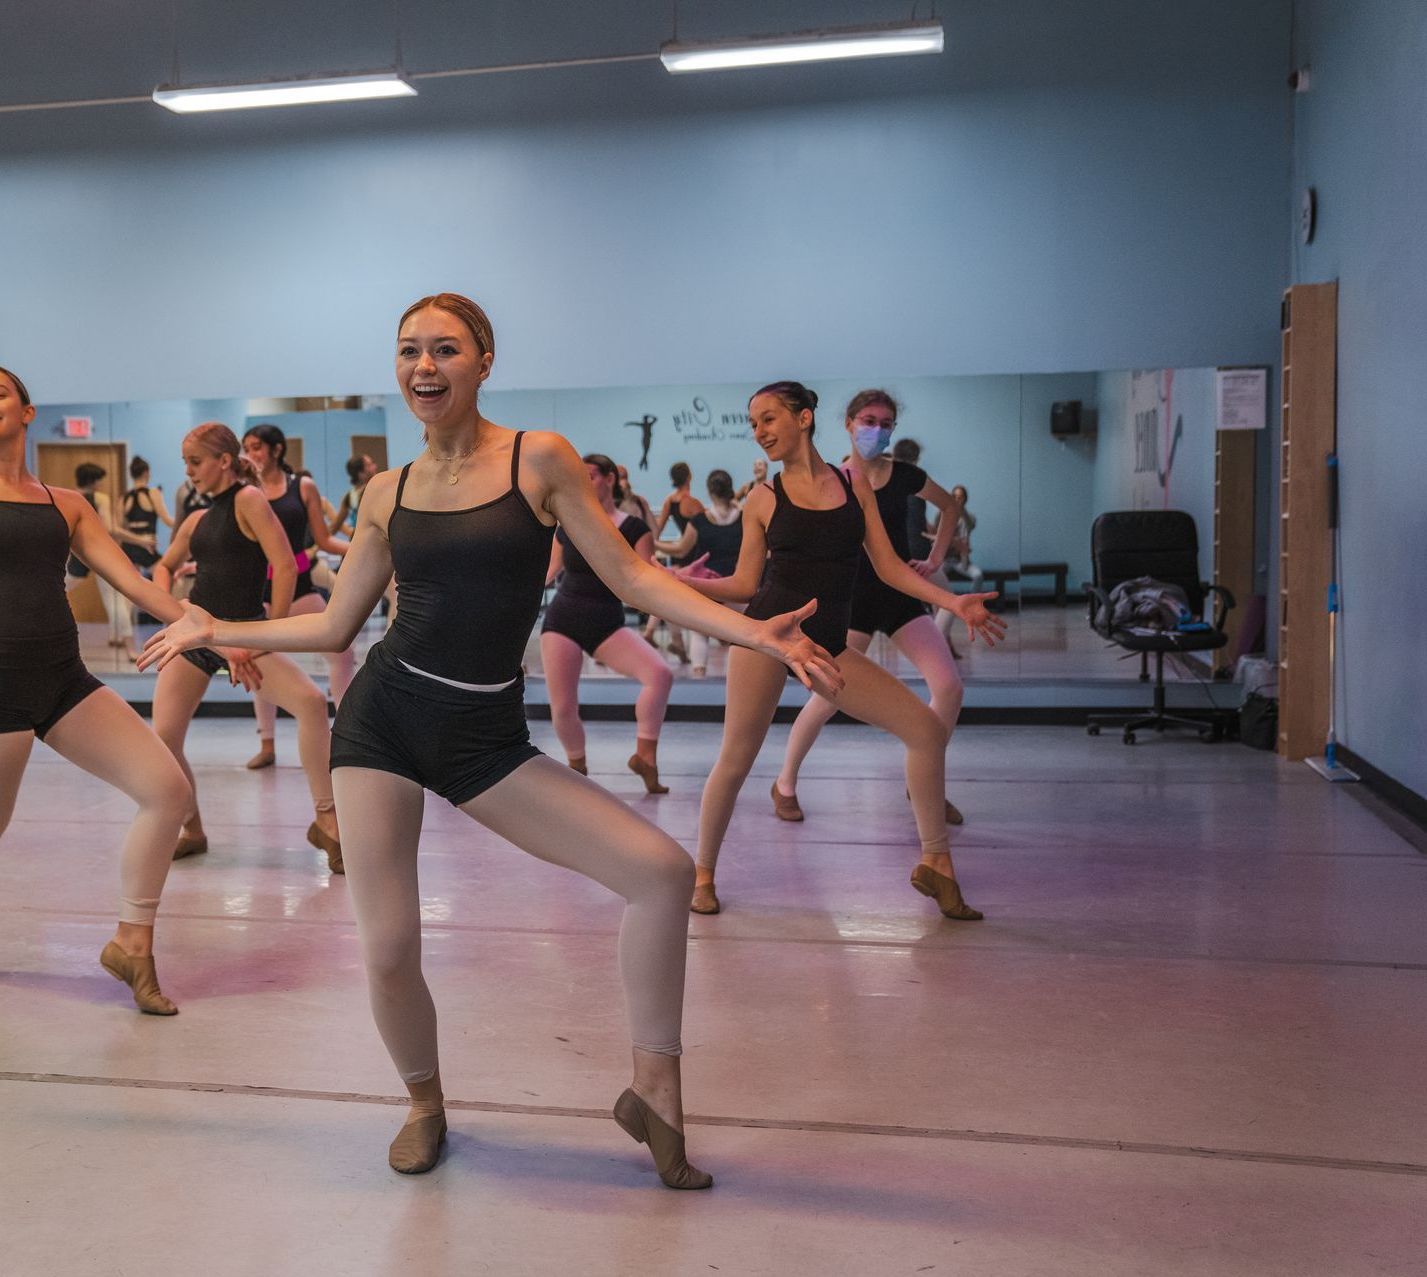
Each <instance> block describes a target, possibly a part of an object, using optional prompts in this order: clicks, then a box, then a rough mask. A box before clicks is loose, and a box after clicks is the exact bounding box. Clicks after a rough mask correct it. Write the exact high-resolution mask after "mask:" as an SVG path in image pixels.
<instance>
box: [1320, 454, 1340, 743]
mask: <svg viewBox="0 0 1427 1277" xmlns="http://www.w3.org/2000/svg"><path fill="white" fill-rule="evenodd" d="M1328 536H1329V538H1330V540H1331V542H1332V547H1333V548H1332V558H1331V566H1330V567H1329V569H1328V741H1327V744H1325V745H1324V746H1323V761H1324V762H1325V763H1327V765H1328V770H1329V771H1332V770H1333V769H1334V768H1335V767H1337V765H1338V694H1337V693H1338V612H1339V604H1338V454H1337V452H1336V451H1335V452H1330V453H1329V454H1328Z"/></svg>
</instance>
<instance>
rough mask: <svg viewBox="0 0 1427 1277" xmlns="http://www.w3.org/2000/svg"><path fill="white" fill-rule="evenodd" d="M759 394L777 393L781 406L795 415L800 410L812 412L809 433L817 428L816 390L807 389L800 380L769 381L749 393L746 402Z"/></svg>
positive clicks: (750, 401) (751, 400)
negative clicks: (781, 402)
mask: <svg viewBox="0 0 1427 1277" xmlns="http://www.w3.org/2000/svg"><path fill="white" fill-rule="evenodd" d="M759 395H777V396H778V398H779V399H781V400H782V401H783V406H784V407H786V408H787V409H788V411H789V412H791V413H792V414H793V415H794V416H795V417H796V416H797V415H798V414H799V413H800V412H810V413H812V414H813V420H812V424H811V425H810V426H808V434H809V435H811V434H812V433H813V432H814V431H815V430H816V429H817V428H818V418H817V411H818V392H817V391H816V390H809V389H808V388H807V387H806V386H805V385H803V383H802V382H801V381H770V382H769V383H768V384H767V385H766V386H760V387H759V388H758V389H757V390H755V391H754V392H753V393H752V394H751V395H749V396H748V402H749V403H752V402H753V401H754V400H755V399H757V398H758V396H759Z"/></svg>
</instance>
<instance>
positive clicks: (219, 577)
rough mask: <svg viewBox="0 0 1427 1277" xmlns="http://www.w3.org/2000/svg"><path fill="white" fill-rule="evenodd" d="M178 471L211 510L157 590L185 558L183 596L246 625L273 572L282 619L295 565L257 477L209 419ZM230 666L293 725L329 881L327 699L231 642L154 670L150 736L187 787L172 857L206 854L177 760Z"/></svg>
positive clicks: (313, 830) (333, 842)
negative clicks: (245, 673) (189, 575)
mask: <svg viewBox="0 0 1427 1277" xmlns="http://www.w3.org/2000/svg"><path fill="white" fill-rule="evenodd" d="M183 464H184V468H185V469H186V470H187V471H188V477H189V479H190V480H191V481H192V483H193V486H194V488H195V489H197V490H198V491H199V492H202V493H206V494H207V495H208V496H210V497H211V498H212V499H213V504H212V505H211V506H210V507H209V508H208V509H206V510H198V511H195V512H194V513H193V514H191V515H189V517H188V518H187V519H186V520H185V521H184V522H183V523H182V524H181V525H180V526H179V529H178V531H177V532H176V533H174V538H173V544H171V545H170V546H169V548H168V550H167V552H166V553H165V554H164V556H163V558H162V559H160V560H159V561H158V563H157V565H155V567H154V582H155V584H156V585H158V586H159V588H160V589H164V590H166V589H168V587H169V585H170V583H171V581H172V579H173V573H174V571H175V570H176V569H177V568H179V567H180V566H181V565H182V564H183V563H185V562H186V561H187V560H188V559H189V558H192V559H193V560H194V562H195V563H196V564H197V565H198V572H197V576H196V579H195V580H194V583H193V591H192V593H191V594H190V595H189V598H190V599H191V600H192V601H193V602H194V603H196V604H198V606H199V607H202V608H204V609H205V610H206V611H207V612H209V613H211V614H212V615H214V616H216V617H221V618H222V619H223V620H233V621H238V620H252V619H254V618H257V617H261V616H262V615H263V588H264V586H265V585H266V584H267V580H268V573H269V570H270V569H271V573H272V603H271V605H270V615H272V616H274V617H280V616H286V615H287V612H288V608H289V607H290V606H291V604H292V590H293V584H294V582H295V581H296V579H297V564H296V562H295V561H294V559H293V557H292V547H291V545H290V544H289V543H288V539H287V536H286V534H285V533H284V532H283V527H282V524H281V523H279V522H278V517H277V515H275V514H274V513H273V511H272V507H271V506H270V505H269V504H268V502H267V501H266V500H265V499H264V497H263V494H262V491H261V489H259V488H258V487H257V486H255V483H254V480H256V478H257V472H256V471H255V470H254V469H253V466H252V463H251V462H249V461H248V459H247V458H246V457H244V456H243V454H242V452H241V451H240V449H239V447H238V439H237V436H235V435H234V434H233V432H232V431H231V430H229V429H228V427H227V426H225V425H223V424H221V423H220V422H217V421H209V422H206V423H205V424H203V425H201V426H197V427H195V428H194V429H193V430H191V431H189V433H188V435H187V437H186V438H185V439H184V441H183ZM235 662H236V666H237V669H238V670H244V669H246V668H247V667H250V666H251V667H253V669H254V670H255V671H256V678H255V679H253V680H252V682H253V687H254V690H256V688H257V686H259V685H260V686H261V688H262V692H263V695H265V696H267V697H269V698H271V699H272V700H273V701H275V702H276V703H277V704H278V705H279V706H280V707H281V708H283V709H285V710H287V712H288V713H289V714H291V715H292V716H293V717H294V718H295V719H297V752H298V755H299V756H300V757H301V759H302V768H303V770H304V771H305V772H306V773H307V787H308V789H309V790H311V792H312V805H313V809H314V815H313V818H312V824H311V825H309V826H308V829H307V841H308V842H310V843H311V844H312V845H313V846H314V847H316V848H317V849H318V850H319V851H324V852H326V853H327V867H328V868H329V869H330V870H331V871H332V872H333V873H334V874H337V873H341V872H342V845H341V838H340V834H339V833H338V829H337V814H336V812H335V811H334V809H333V808H334V804H333V799H332V779H331V776H330V775H329V768H328V758H329V751H330V749H331V745H332V734H331V729H330V727H329V725H328V722H327V698H326V697H325V696H324V695H323V694H322V691H321V689H320V688H319V687H318V686H317V684H316V683H314V682H313V681H312V680H311V679H310V678H308V677H307V675H306V674H304V673H303V672H302V670H301V669H299V668H298V666H297V665H295V664H294V663H293V662H292V661H291V660H290V659H289V658H288V657H286V656H279V655H277V654H276V653H273V652H263V651H256V650H252V649H249V648H245V647H243V646H242V645H241V644H236V643H225V644H223V645H222V646H221V647H219V648H218V649H216V650H215V649H213V648H211V647H201V648H198V649H197V650H195V651H191V652H185V653H184V659H183V660H181V661H174V662H172V663H171V664H168V665H166V666H164V668H163V669H161V670H160V671H159V676H158V681H157V683H156V684H155V686H154V730H155V731H157V732H158V734H159V739H160V740H162V741H163V742H164V744H165V745H167V746H168V747H169V749H171V750H172V751H173V756H174V757H175V758H176V759H178V763H179V766H180V767H182V768H183V774H184V775H185V776H187V777H188V781H189V784H190V785H193V786H194V793H193V795H192V796H191V797H190V799H189V803H190V806H189V810H188V811H187V812H185V813H184V814H185V817H186V818H185V820H184V823H183V833H182V836H181V837H180V838H179V840H178V845H177V846H176V847H175V848H174V849H173V858H174V859H175V860H178V859H180V858H182V857H184V856H192V855H197V854H198V853H200V852H205V851H207V850H208V837H207V835H206V834H205V833H204V832H203V818H202V816H201V815H200V814H199V811H198V798H197V786H196V785H194V779H193V769H192V768H191V767H190V766H189V765H188V759H187V758H186V757H184V753H183V742H184V738H185V737H186V736H187V735H188V725H189V724H190V723H191V722H192V721H193V715H194V713H195V711H196V710H197V709H198V705H199V702H200V701H202V700H203V694H204V692H206V691H207V690H208V681H209V679H211V678H212V677H213V675H214V674H216V673H217V672H218V671H219V670H221V669H222V668H223V667H224V666H225V665H226V666H227V667H228V669H229V670H230V671H231V670H233V669H234V665H235ZM245 681H247V680H245Z"/></svg>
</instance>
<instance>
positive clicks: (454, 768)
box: [332, 643, 540, 807]
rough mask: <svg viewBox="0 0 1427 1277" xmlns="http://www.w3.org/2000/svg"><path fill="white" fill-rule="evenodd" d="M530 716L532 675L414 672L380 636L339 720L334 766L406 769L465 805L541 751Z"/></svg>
mask: <svg viewBox="0 0 1427 1277" xmlns="http://www.w3.org/2000/svg"><path fill="white" fill-rule="evenodd" d="M539 756H540V751H539V750H538V749H536V748H535V746H534V745H532V744H531V743H530V729H529V728H528V727H527V726H526V722H525V679H524V677H523V676H522V677H520V678H518V679H516V680H515V682H514V683H512V684H511V685H510V686H509V687H503V688H501V689H500V690H499V691H498V692H472V691H468V690H466V689H465V688H461V687H452V686H451V685H450V684H448V683H440V682H437V680H436V679H434V678H427V677H425V675H422V674H413V673H412V672H411V671H410V670H409V669H407V668H406V666H404V665H403V664H402V663H401V662H400V661H398V660H397V659H396V657H394V656H391V655H389V654H388V653H387V652H386V650H385V645H384V644H382V643H377V644H376V645H375V646H374V647H373V648H372V649H371V651H370V652H368V653H367V659H366V661H365V663H364V664H363V665H362V668H361V669H360V670H359V671H358V672H357V677H356V678H355V679H354V680H353V681H352V685H351V686H350V687H349V688H348V689H347V694H346V695H345V696H343V697H342V704H341V707H340V708H339V709H338V710H337V721H336V722H335V723H334V724H333V725H332V770H333V771H336V770H337V768H339V767H366V768H369V769H371V770H373V771H380V772H390V773H391V774H392V775H393V776H405V777H406V778H407V780H413V781H415V782H416V783H417V784H418V785H420V786H421V787H422V788H423V789H429V790H431V792H432V793H434V794H437V795H439V796H440V797H442V798H444V799H445V800H446V801H447V802H448V803H451V804H452V805H453V806H457V807H459V806H460V805H461V804H462V803H464V802H469V801H470V800H471V799H472V798H475V797H476V796H477V795H478V794H483V793H484V792H485V791H486V790H488V789H489V788H490V787H491V786H492V785H495V784H498V783H499V782H500V781H502V780H504V779H505V778H506V777H507V776H509V775H510V774H511V772H513V771H514V770H515V769H516V768H517V767H519V766H520V765H521V764H522V763H528V762H529V761H530V760H531V759H532V758H538V757H539Z"/></svg>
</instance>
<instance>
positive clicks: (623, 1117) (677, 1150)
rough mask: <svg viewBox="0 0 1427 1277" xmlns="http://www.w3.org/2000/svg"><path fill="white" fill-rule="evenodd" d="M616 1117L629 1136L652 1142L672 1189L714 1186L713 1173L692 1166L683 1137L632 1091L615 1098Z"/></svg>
mask: <svg viewBox="0 0 1427 1277" xmlns="http://www.w3.org/2000/svg"><path fill="white" fill-rule="evenodd" d="M614 1120H615V1121H616V1122H618V1123H619V1125H620V1128H621V1129H622V1130H623V1131H624V1132H625V1134H626V1135H628V1136H629V1138H630V1139H632V1140H635V1141H636V1142H637V1143H640V1144H647V1145H649V1152H650V1153H651V1154H652V1155H653V1158H654V1169H655V1170H657V1171H658V1172H659V1178H660V1179H662V1180H663V1181H664V1183H665V1184H667V1185H668V1186H669V1187H670V1188H712V1187H713V1176H712V1175H710V1174H708V1172H707V1171H701V1170H699V1169H698V1167H696V1166H690V1165H689V1161H688V1158H687V1157H686V1156H685V1155H684V1137H683V1136H682V1135H680V1134H679V1132H678V1131H676V1130H675V1129H674V1128H673V1127H672V1126H670V1125H669V1123H668V1122H666V1121H665V1120H664V1119H663V1118H662V1117H660V1116H659V1114H658V1113H656V1112H655V1111H654V1110H653V1109H652V1108H650V1107H649V1105H647V1104H646V1103H645V1102H644V1101H643V1100H642V1099H640V1097H639V1096H638V1095H636V1094H635V1093H634V1091H633V1090H626V1091H625V1092H624V1094H623V1095H621V1096H620V1097H619V1099H617V1100H616V1101H615V1104H614Z"/></svg>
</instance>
